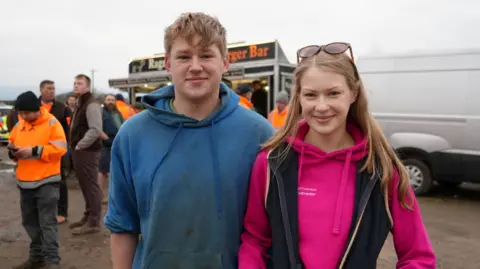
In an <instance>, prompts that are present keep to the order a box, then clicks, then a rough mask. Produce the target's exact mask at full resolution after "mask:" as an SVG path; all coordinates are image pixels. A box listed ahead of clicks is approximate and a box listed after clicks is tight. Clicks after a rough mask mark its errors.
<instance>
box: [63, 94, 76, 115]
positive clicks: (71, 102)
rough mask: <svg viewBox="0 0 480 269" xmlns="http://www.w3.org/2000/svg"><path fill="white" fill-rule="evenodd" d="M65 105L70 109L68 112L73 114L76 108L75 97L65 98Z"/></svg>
mask: <svg viewBox="0 0 480 269" xmlns="http://www.w3.org/2000/svg"><path fill="white" fill-rule="evenodd" d="M65 105H66V106H67V107H68V108H70V111H72V113H73V112H75V109H76V107H77V97H76V96H75V95H69V96H68V98H67V101H66V102H65Z"/></svg>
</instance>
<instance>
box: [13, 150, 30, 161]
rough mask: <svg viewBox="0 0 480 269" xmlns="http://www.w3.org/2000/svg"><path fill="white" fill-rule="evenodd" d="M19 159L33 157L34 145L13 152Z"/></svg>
mask: <svg viewBox="0 0 480 269" xmlns="http://www.w3.org/2000/svg"><path fill="white" fill-rule="evenodd" d="M13 155H14V156H15V158H17V159H27V158H30V157H32V147H26V148H21V149H19V150H17V151H15V152H14V153H13Z"/></svg>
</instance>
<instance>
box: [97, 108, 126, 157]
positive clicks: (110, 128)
mask: <svg viewBox="0 0 480 269" xmlns="http://www.w3.org/2000/svg"><path fill="white" fill-rule="evenodd" d="M102 114H103V132H104V133H106V134H107V135H108V139H107V140H104V141H103V146H104V147H108V148H111V147H112V143H113V139H115V136H116V135H117V133H118V130H119V128H117V126H116V125H115V121H114V120H113V114H118V116H119V117H120V119H121V122H122V123H123V121H124V119H123V117H122V114H121V113H120V111H118V110H117V109H115V110H113V111H110V110H108V108H106V107H104V108H103V113H102Z"/></svg>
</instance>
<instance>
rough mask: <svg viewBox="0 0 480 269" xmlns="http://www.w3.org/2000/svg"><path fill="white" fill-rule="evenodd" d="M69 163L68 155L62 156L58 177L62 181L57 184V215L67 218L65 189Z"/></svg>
mask: <svg viewBox="0 0 480 269" xmlns="http://www.w3.org/2000/svg"><path fill="white" fill-rule="evenodd" d="M68 161H69V156H68V154H65V155H63V157H62V164H61V168H60V169H61V171H60V175H61V177H62V180H61V181H60V184H59V191H60V199H59V200H58V215H59V216H62V217H68V187H67V175H66V169H67V162H68Z"/></svg>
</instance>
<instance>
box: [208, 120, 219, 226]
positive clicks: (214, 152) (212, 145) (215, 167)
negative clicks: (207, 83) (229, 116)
mask: <svg viewBox="0 0 480 269" xmlns="http://www.w3.org/2000/svg"><path fill="white" fill-rule="evenodd" d="M214 127H215V121H214V120H212V127H210V150H211V151H212V157H213V158H212V159H213V177H214V181H215V196H216V200H217V215H218V218H219V219H221V218H222V182H221V181H220V175H219V169H218V156H217V149H216V146H215V145H216V144H215V140H214V139H213V134H214V132H213V128H214Z"/></svg>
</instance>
